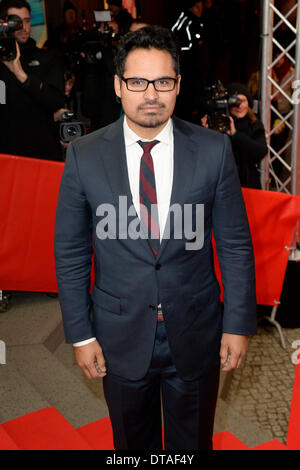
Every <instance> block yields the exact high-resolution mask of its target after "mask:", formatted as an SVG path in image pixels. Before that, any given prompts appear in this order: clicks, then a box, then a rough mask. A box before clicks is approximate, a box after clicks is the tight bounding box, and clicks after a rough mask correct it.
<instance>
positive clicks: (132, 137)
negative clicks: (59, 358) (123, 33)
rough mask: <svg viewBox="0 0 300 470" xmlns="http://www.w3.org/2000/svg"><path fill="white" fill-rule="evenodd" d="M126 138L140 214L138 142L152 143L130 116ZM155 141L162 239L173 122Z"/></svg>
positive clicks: (170, 180) (169, 185) (170, 176)
mask: <svg viewBox="0 0 300 470" xmlns="http://www.w3.org/2000/svg"><path fill="white" fill-rule="evenodd" d="M123 130H124V139H125V150H126V161H127V169H128V177H129V185H130V190H131V194H132V200H133V204H134V207H135V210H136V212H137V214H138V216H139V215H140V202H139V201H140V197H139V193H140V162H141V158H142V155H143V149H142V147H141V146H140V145H139V144H138V143H137V142H138V141H139V140H142V141H144V142H150V141H149V140H147V139H142V138H141V137H139V136H138V135H137V134H135V133H134V132H133V131H132V130H131V129H130V127H129V126H128V123H127V120H126V116H125V117H124V124H123ZM151 140H158V141H159V143H158V144H156V145H155V146H154V147H153V149H152V150H151V155H152V159H153V166H154V174H155V183H156V195H157V208H158V217H159V228H160V239H161V240H162V236H163V232H164V228H165V225H166V221H167V217H168V213H169V208H170V200H171V192H172V186H173V168H174V158H173V155H174V136H173V123H172V120H171V119H169V120H168V122H167V124H166V125H165V127H164V128H163V129H162V130H161V131H160V133H159V134H158V135H157V136H156V137H155V138H154V139H151ZM95 339H96V338H90V339H87V340H85V341H80V342H78V343H74V344H73V346H75V347H77V346H84V345H85V344H88V343H90V342H92V341H95Z"/></svg>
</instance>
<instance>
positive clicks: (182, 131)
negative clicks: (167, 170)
mask: <svg viewBox="0 0 300 470" xmlns="http://www.w3.org/2000/svg"><path fill="white" fill-rule="evenodd" d="M173 132H174V175H173V187H172V193H171V201H170V208H172V205H174V204H178V205H180V206H181V207H183V205H184V203H185V200H186V197H187V194H188V191H189V188H190V185H191V182H192V180H193V176H194V173H195V164H196V159H195V158H194V151H195V148H194V146H193V144H192V141H191V135H192V132H191V130H190V128H189V127H188V126H187V124H186V123H184V122H183V121H181V120H179V119H178V118H175V117H174V118H173ZM168 226H170V231H169V232H170V237H169V238H170V239H171V238H172V236H173V234H174V224H171V223H170V211H169V215H168V220H167V224H166V227H168ZM166 236H167V232H166V229H165V231H164V235H163V240H162V242H161V246H160V251H159V254H158V258H160V257H161V255H162V253H163V251H164V249H165V248H166V245H167V243H168V240H169V238H164V237H166Z"/></svg>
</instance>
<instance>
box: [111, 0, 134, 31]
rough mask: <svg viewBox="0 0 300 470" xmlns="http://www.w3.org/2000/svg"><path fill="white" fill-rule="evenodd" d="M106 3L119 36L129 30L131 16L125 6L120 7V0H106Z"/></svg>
mask: <svg viewBox="0 0 300 470" xmlns="http://www.w3.org/2000/svg"><path fill="white" fill-rule="evenodd" d="M107 3H108V7H109V10H110V13H111V17H112V20H113V21H115V22H116V23H117V25H118V30H119V34H120V36H123V35H124V34H126V33H128V32H129V29H130V26H131V24H132V21H133V18H132V16H131V14H130V13H129V12H128V11H127V10H126V8H123V7H122V0H108V1H107Z"/></svg>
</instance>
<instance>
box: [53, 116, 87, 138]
mask: <svg viewBox="0 0 300 470" xmlns="http://www.w3.org/2000/svg"><path fill="white" fill-rule="evenodd" d="M61 119H62V121H63V122H61V123H60V125H59V134H60V140H62V141H63V142H66V143H69V142H71V141H72V140H74V139H77V137H81V136H83V135H85V134H86V128H85V125H84V124H83V122H78V121H76V118H74V113H73V112H71V111H66V112H65V113H63V114H62V116H61Z"/></svg>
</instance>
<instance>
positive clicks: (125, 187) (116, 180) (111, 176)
mask: <svg viewBox="0 0 300 470" xmlns="http://www.w3.org/2000/svg"><path fill="white" fill-rule="evenodd" d="M104 137H105V140H106V141H107V151H106V152H105V154H104V155H103V162H104V166H105V171H106V175H107V178H108V181H109V184H110V187H111V191H112V193H113V196H114V198H115V201H116V207H118V208H119V209H120V207H119V197H120V196H125V197H126V211H127V214H128V213H129V209H130V214H131V216H134V217H138V215H137V213H136V211H135V209H134V204H133V199H132V194H131V189H130V183H129V175H128V168H127V160H126V150H125V141H124V132H123V118H120V119H119V120H118V121H116V123H115V124H113V125H112V126H111V127H110V128H109V130H108V131H107V132H106V134H105V136H104ZM124 209H125V204H124ZM122 216H123V214H122ZM119 217H120V214H119ZM137 242H138V243H139V246H141V247H143V249H144V250H145V251H146V253H147V254H148V256H150V257H152V258H153V253H152V249H151V247H150V244H149V243H148V240H145V239H143V238H138V240H137Z"/></svg>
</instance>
